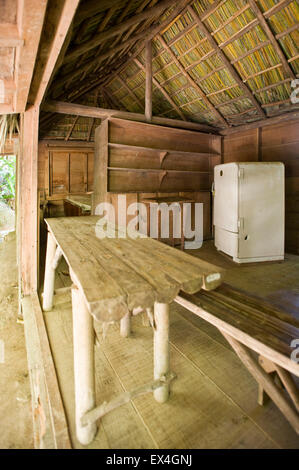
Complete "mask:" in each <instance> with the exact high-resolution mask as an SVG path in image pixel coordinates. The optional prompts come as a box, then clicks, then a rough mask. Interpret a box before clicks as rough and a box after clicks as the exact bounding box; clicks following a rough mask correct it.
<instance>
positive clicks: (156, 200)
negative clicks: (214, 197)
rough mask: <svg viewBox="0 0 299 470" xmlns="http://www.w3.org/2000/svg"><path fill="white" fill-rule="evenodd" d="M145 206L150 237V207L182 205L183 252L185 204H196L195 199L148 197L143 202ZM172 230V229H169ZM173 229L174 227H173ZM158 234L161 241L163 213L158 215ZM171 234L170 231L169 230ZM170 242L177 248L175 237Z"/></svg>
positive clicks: (182, 242)
mask: <svg viewBox="0 0 299 470" xmlns="http://www.w3.org/2000/svg"><path fill="white" fill-rule="evenodd" d="M141 202H143V203H144V204H146V208H147V235H148V236H150V207H151V205H152V204H155V205H158V204H163V203H164V204H167V205H171V204H179V205H180V210H181V240H180V246H181V250H183V249H184V247H185V235H184V217H183V213H184V210H183V204H184V203H190V204H191V203H194V202H195V201H194V200H193V199H190V198H187V197H183V196H181V197H180V196H173V197H163V196H157V197H147V198H143V199H142V201H141ZM169 224H170V219H169ZM169 228H170V227H169ZM172 229H173V227H172ZM157 232H158V240H159V241H162V240H161V212H159V213H158V227H157ZM169 232H170V230H169ZM170 242H171V244H172V246H175V238H174V235H173V234H172V236H171V237H170Z"/></svg>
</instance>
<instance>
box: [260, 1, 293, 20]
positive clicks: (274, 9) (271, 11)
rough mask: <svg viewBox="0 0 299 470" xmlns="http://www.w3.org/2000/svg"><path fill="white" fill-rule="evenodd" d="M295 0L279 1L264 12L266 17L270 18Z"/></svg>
mask: <svg viewBox="0 0 299 470" xmlns="http://www.w3.org/2000/svg"><path fill="white" fill-rule="evenodd" d="M293 1H294V0H281V1H280V2H279V3H276V4H275V5H274V6H273V7H272V8H269V10H267V11H265V13H263V15H264V17H265V18H270V17H271V16H273V15H276V13H278V12H279V11H280V10H282V9H283V8H286V7H287V6H288V5H289V4H290V3H292V2H293Z"/></svg>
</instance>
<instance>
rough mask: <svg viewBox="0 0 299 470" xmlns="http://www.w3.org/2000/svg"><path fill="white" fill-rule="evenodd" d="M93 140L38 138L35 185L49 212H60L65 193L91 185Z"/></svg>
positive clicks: (78, 190) (82, 190) (57, 213)
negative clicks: (74, 140)
mask: <svg viewBox="0 0 299 470" xmlns="http://www.w3.org/2000/svg"><path fill="white" fill-rule="evenodd" d="M93 158H94V148H93V144H89V146H86V144H85V143H84V142H82V143H80V142H77V143H76V145H74V144H73V143H71V144H69V143H67V142H61V143H60V142H59V141H57V142H51V143H49V142H48V141H40V142H39V157H38V189H39V191H40V195H41V198H45V199H46V200H47V201H48V204H49V213H50V215H51V216H61V215H64V213H63V199H64V198H65V197H66V195H67V194H69V193H70V194H81V193H82V194H85V193H86V192H89V191H92V188H93Z"/></svg>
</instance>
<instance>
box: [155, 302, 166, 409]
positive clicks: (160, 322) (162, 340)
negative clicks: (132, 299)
mask: <svg viewBox="0 0 299 470" xmlns="http://www.w3.org/2000/svg"><path fill="white" fill-rule="evenodd" d="M154 320H155V328H154V379H155V380H158V379H159V378H160V377H161V376H162V375H165V374H167V373H168V372H169V305H168V304H160V303H158V302H155V306H154ZM168 396H169V385H163V387H160V388H158V389H157V390H155V391H154V397H155V400H156V401H158V402H159V403H164V402H165V401H167V399H168Z"/></svg>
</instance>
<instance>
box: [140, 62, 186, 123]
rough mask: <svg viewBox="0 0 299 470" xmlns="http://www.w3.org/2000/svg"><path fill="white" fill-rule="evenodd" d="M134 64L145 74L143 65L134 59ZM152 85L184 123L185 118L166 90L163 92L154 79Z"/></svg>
mask: <svg viewBox="0 0 299 470" xmlns="http://www.w3.org/2000/svg"><path fill="white" fill-rule="evenodd" d="M134 62H135V64H136V65H137V66H138V67H139V68H140V69H141V70H143V71H144V72H145V67H144V65H143V64H142V63H141V62H140V61H139V60H138V59H134ZM153 85H155V87H156V88H158V90H159V91H160V92H161V93H162V94H163V96H164V98H165V99H166V100H167V101H168V103H169V104H170V105H171V106H172V107H173V108H174V109H175V111H176V112H177V113H178V115H179V116H180V118H181V119H183V121H186V120H187V119H186V116H185V115H184V113H183V112H182V111H181V110H180V108H179V107H178V106H177V104H176V103H175V102H174V101H173V99H172V98H171V97H170V96H169V94H168V93H167V91H166V90H164V88H163V87H162V86H161V85H160V83H159V82H158V80H156V79H155V78H154V77H153Z"/></svg>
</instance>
